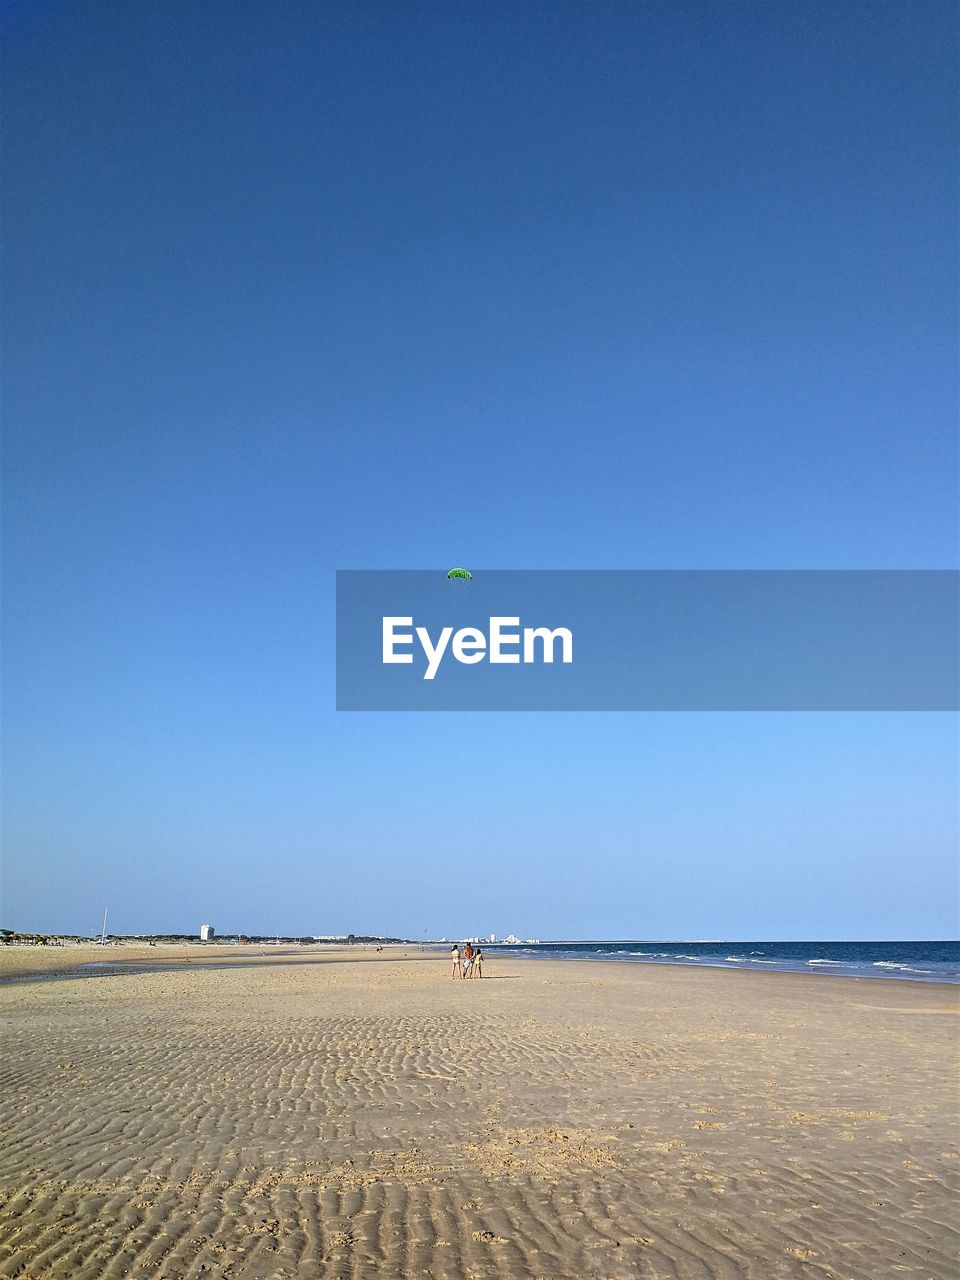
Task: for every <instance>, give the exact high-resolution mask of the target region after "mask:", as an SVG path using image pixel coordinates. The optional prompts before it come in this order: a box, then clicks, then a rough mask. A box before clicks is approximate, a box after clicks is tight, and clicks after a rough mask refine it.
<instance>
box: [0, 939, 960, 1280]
mask: <svg viewBox="0 0 960 1280" xmlns="http://www.w3.org/2000/svg"><path fill="white" fill-rule="evenodd" d="M103 959H108V960H110V961H122V962H124V963H127V962H136V961H137V960H141V961H147V962H149V963H169V964H171V965H172V966H174V967H173V968H172V969H171V970H170V971H164V972H152V973H125V974H119V975H114V976H107V977H98V978H78V979H72V980H64V981H38V982H22V983H11V984H8V985H4V986H2V987H0V1019H2V1024H3V1043H4V1055H3V1067H2V1080H3V1090H2V1107H3V1131H4V1134H5V1141H4V1153H3V1158H2V1168H0V1175H2V1176H0V1201H2V1203H0V1276H11V1277H12V1276H22V1277H44V1278H45V1280H53V1278H54V1277H64V1278H66V1277H79V1278H80V1280H114V1278H115V1277H121V1276H134V1277H137V1276H142V1277H153V1276H156V1277H163V1278H164V1280H167V1278H169V1280H173V1278H175V1277H196V1276H205V1277H222V1278H224V1280H227V1278H229V1280H255V1278H256V1277H259V1278H260V1280H274V1278H279V1277H303V1278H304V1280H306V1278H307V1277H331V1278H333V1277H364V1278H365V1277H371V1278H372V1277H392V1276H396V1277H408V1276H409V1277H413V1276H416V1277H436V1278H437V1280H440V1278H443V1277H450V1278H453V1277H475V1278H477V1280H480V1278H481V1277H482V1278H483V1280H495V1278H500V1277H530V1278H531V1280H532V1278H535V1277H543V1278H545V1280H546V1278H549V1280H559V1278H561V1277H563V1278H567V1277H572V1278H580V1277H610V1278H611V1280H613V1278H614V1277H616V1278H620V1277H623V1278H627V1277H656V1278H660V1277H662V1278H663V1280H668V1278H670V1280H675V1278H677V1277H683V1278H684V1280H686V1278H687V1277H689V1278H691V1280H694V1278H700V1277H702V1278H703V1280H726V1278H728V1277H741V1276H743V1277H751V1278H752V1280H772V1278H776V1277H798V1278H802V1277H811V1276H821V1277H824V1276H826V1277H836V1278H837V1280H882V1278H884V1277H900V1276H904V1277H918V1278H920V1280H953V1278H954V1277H956V1276H958V1275H960V1268H958V1263H957V1258H958V1248H960V1232H958V1230H957V1228H956V1226H955V1225H954V1224H955V1221H956V1217H957V1215H956V1209H957V1205H958V1194H957V1193H958V1189H960V1158H958V1155H960V1153H958V1146H957V1140H958V1115H957V1065H958V1030H960V1020H958V1019H957V1016H956V1015H957V1012H958V997H960V992H958V991H957V989H955V988H949V987H946V986H941V985H937V984H922V983H907V982H893V981H856V980H851V979H845V978H834V977H822V976H809V977H808V976H804V975H796V974H777V973H769V974H756V973H748V972H739V971H729V970H710V969H695V968H683V967H678V966H639V965H617V964H612V963H592V964H591V963H587V962H583V963H581V962H572V961H571V962H567V961H564V962H548V961H539V960H517V959H509V960H507V959H501V958H498V957H497V956H496V955H495V954H490V955H489V957H488V963H487V974H488V976H487V977H485V978H484V980H483V981H473V982H451V981H450V979H449V976H448V963H447V960H446V958H445V957H444V956H443V955H440V954H437V953H435V952H434V953H430V952H424V951H420V950H418V949H416V948H409V949H402V948H389V949H387V950H386V951H385V952H384V953H383V954H381V955H378V954H376V953H375V952H374V951H373V950H364V951H359V950H357V949H344V950H336V949H330V948H328V949H322V948H306V949H298V950H295V951H293V952H290V953H282V952H280V951H277V950H275V949H269V948H268V949H267V951H266V954H264V955H262V956H261V955H259V954H257V952H256V950H255V949H253V948H251V949H250V952H249V953H248V952H247V951H244V952H243V953H238V951H237V949H236V948H222V949H221V948H207V949H204V950H202V951H201V950H200V949H199V948H196V947H194V948H179V949H176V948H169V949H164V948H151V949H149V950H147V949H144V950H143V951H139V950H137V949H134V948H116V949H112V950H111V951H110V952H108V953H104V952H102V951H100V950H99V949H97V948H90V949H89V951H84V950H80V949H77V950H74V949H69V950H68V949H64V950H59V949H58V950H56V951H50V952H44V951H43V950H38V949H33V948H30V949H21V950H14V949H8V950H7V951H6V952H4V953H3V954H0V976H10V975H12V974H15V973H25V972H28V971H30V970H34V971H36V970H38V969H46V971H48V972H54V971H55V970H56V969H57V968H58V967H59V968H62V967H63V966H64V965H66V964H75V963H77V962H82V961H87V960H103ZM219 960H223V962H224V964H225V965H226V966H228V967H224V968H205V967H201V966H205V965H209V964H211V962H214V961H219Z"/></svg>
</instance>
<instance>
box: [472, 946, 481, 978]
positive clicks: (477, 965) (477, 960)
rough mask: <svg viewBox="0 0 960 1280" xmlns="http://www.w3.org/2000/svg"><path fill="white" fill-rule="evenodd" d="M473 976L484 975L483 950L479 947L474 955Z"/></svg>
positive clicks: (479, 976)
mask: <svg viewBox="0 0 960 1280" xmlns="http://www.w3.org/2000/svg"><path fill="white" fill-rule="evenodd" d="M473 976H474V977H475V978H482V977H483V952H482V951H481V950H480V948H479V947H477V950H476V953H475V954H474V957H473Z"/></svg>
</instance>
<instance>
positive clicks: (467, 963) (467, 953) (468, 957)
mask: <svg viewBox="0 0 960 1280" xmlns="http://www.w3.org/2000/svg"><path fill="white" fill-rule="evenodd" d="M472 972H473V943H471V942H468V943H467V945H466V946H465V947H464V948H463V976H464V977H465V978H469V977H470V976H471V975H472Z"/></svg>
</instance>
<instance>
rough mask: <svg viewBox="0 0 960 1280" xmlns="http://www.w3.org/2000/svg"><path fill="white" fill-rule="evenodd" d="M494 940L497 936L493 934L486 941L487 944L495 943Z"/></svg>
mask: <svg viewBox="0 0 960 1280" xmlns="http://www.w3.org/2000/svg"><path fill="white" fill-rule="evenodd" d="M496 940H497V935H496V934H495V933H491V935H490V937H489V938H488V939H487V941H488V942H496Z"/></svg>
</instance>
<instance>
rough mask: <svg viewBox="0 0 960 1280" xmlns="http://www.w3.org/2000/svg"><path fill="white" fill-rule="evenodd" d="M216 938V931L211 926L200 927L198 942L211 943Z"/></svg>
mask: <svg viewBox="0 0 960 1280" xmlns="http://www.w3.org/2000/svg"><path fill="white" fill-rule="evenodd" d="M216 936H217V931H216V929H214V927H213V925H212V924H202V925H201V926H200V941H201V942H212V941H213V940H214V938H215V937H216Z"/></svg>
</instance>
